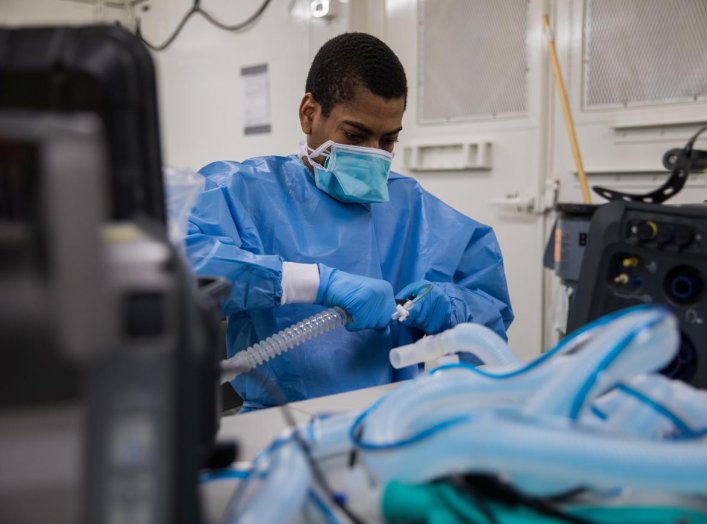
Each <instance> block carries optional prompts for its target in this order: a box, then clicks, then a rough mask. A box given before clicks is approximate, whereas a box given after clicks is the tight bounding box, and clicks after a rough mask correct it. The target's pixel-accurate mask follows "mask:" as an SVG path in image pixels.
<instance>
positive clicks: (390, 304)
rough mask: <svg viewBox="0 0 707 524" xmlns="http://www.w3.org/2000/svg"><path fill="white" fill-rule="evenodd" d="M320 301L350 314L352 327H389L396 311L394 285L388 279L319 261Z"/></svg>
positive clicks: (324, 304)
mask: <svg viewBox="0 0 707 524" xmlns="http://www.w3.org/2000/svg"><path fill="white" fill-rule="evenodd" d="M315 302H316V303H317V304H321V305H323V306H330V307H333V306H339V307H341V308H343V309H345V310H346V312H347V313H348V314H349V315H351V318H352V321H351V322H349V323H348V324H346V329H348V330H349V331H359V330H361V329H383V328H387V327H388V323H389V322H390V316H391V315H392V314H393V312H394V311H395V299H394V298H393V286H391V285H390V284H389V283H388V282H386V281H385V280H381V279H378V278H370V277H364V276H360V275H354V274H351V273H346V272H345V271H341V270H339V269H333V268H330V267H329V266H326V265H324V264H319V290H318V291H317V298H316V300H315Z"/></svg>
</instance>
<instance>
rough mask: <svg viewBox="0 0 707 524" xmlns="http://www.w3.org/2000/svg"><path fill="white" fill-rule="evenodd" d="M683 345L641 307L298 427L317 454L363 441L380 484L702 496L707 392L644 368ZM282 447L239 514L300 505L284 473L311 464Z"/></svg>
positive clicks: (299, 493)
mask: <svg viewBox="0 0 707 524" xmlns="http://www.w3.org/2000/svg"><path fill="white" fill-rule="evenodd" d="M493 343H495V342H493ZM678 344H679V334H678V329H677V322H676V320H675V318H674V317H673V316H672V315H671V314H670V313H669V312H668V311H667V310H665V309H663V308H657V307H648V306H637V307H635V308H631V309H628V310H624V311H621V312H618V313H614V314H612V315H608V316H606V317H603V318H601V319H599V320H598V321H595V322H594V323H592V324H590V325H588V326H586V327H585V328H583V329H582V330H579V331H577V332H575V333H573V334H572V335H571V336H570V337H568V338H566V339H565V340H564V341H562V342H561V343H560V344H558V345H557V346H556V347H555V348H553V349H552V350H550V351H548V352H547V353H545V354H543V355H541V356H540V357H538V358H537V359H535V360H533V361H532V362H530V363H527V364H522V365H520V364H516V365H508V364H507V365H504V366H502V367H501V368H500V369H499V368H493V367H491V368H490V369H489V368H486V369H478V368H473V367H470V366H468V365H464V364H457V365H448V366H443V367H441V368H438V369H437V370H434V371H432V372H431V373H429V374H426V375H423V376H421V377H419V378H417V379H415V380H413V381H410V382H408V383H405V384H402V385H401V386H400V387H398V388H397V389H395V390H393V391H392V392H390V393H389V394H388V395H386V396H384V397H382V398H381V399H379V400H378V401H377V402H375V403H374V404H373V405H372V406H370V407H369V408H368V409H366V410H365V411H364V412H362V413H360V414H357V413H349V414H346V415H336V416H331V417H327V418H318V419H314V420H313V421H312V422H311V423H310V424H309V425H308V426H306V427H304V428H302V429H301V430H300V431H301V434H302V435H303V436H304V437H305V438H306V441H307V443H308V446H309V448H310V450H311V453H312V454H313V456H314V457H315V459H317V460H319V459H321V458H325V457H327V456H332V455H336V454H341V453H347V452H348V451H350V450H351V449H353V448H356V449H358V451H359V452H360V456H361V460H362V462H363V463H364V464H365V466H366V468H367V469H368V470H369V472H370V473H371V474H372V476H373V478H375V479H377V480H378V481H379V482H380V483H385V482H388V481H391V480H399V481H403V482H413V483H415V482H426V481H429V480H431V479H434V478H438V477H442V476H447V475H450V474H454V473H470V472H477V473H490V474H496V475H501V476H503V477H504V478H506V479H508V480H509V481H510V482H512V483H513V484H514V485H515V486H516V487H517V488H519V489H521V490H522V491H524V492H526V493H529V494H537V495H550V494H554V493H559V492H564V491H566V490H570V489H574V488H577V487H583V488H588V489H594V490H598V491H601V492H604V491H605V490H607V489H608V490H614V489H616V488H631V489H633V490H636V491H642V492H648V493H650V492H663V493H670V494H677V495H680V494H703V495H704V494H707V475H705V471H707V410H705V408H704V406H705V405H707V392H702V391H697V390H695V389H694V388H691V387H690V386H688V385H686V384H683V383H680V382H676V381H672V380H670V379H667V378H665V377H662V376H658V375H653V374H651V373H650V372H652V371H655V370H656V369H660V368H662V367H663V366H664V365H665V364H666V363H668V362H669V361H670V360H671V359H672V358H673V356H674V355H675V353H676V351H677V348H678ZM288 447H296V444H295V443H294V442H289V443H286V444H282V445H279V446H274V447H271V448H269V450H266V451H265V452H263V454H261V455H262V456H263V457H265V458H264V459H263V460H264V463H265V464H266V465H267V470H268V474H271V475H274V470H276V469H278V468H283V467H284V468H286V470H287V475H279V476H274V478H277V479H279V482H280V483H279V484H278V485H277V486H275V485H274V484H270V485H266V484H265V483H263V484H262V485H261V489H260V491H261V492H262V497H255V496H252V497H249V498H246V499H244V502H243V504H241V505H240V506H239V507H238V509H239V510H242V511H246V512H249V511H250V510H252V508H254V507H256V506H255V504H256V503H258V501H263V502H262V503H263V504H268V506H269V507H270V509H272V512H273V515H274V514H276V513H279V514H280V515H284V514H292V512H293V510H295V511H296V509H297V508H300V507H305V506H306V504H307V498H306V494H307V492H306V490H304V491H303V490H302V489H300V488H299V487H297V488H296V487H295V482H293V481H292V479H293V478H296V479H298V483H299V482H300V481H301V482H308V481H309V480H308V479H309V477H308V476H307V474H305V472H303V471H301V470H300V468H304V470H306V471H308V465H307V463H306V461H303V460H299V461H292V462H288V461H287V460H285V458H286V457H287V455H285V456H284V458H281V459H280V458H277V459H276V458H275V457H276V456H277V454H279V453H283V454H286V453H290V451H287V450H286V448H288ZM297 452H299V453H302V452H301V450H299V448H298V449H297ZM270 455H273V456H272V457H270ZM268 494H269V496H268ZM286 504H287V505H286ZM274 507H277V510H275V509H273V508H274ZM248 514H250V513H248ZM253 514H255V513H253ZM273 518H275V517H273ZM277 521H278V520H277V519H276V518H275V520H270V521H269V522H277ZM280 521H282V518H280ZM260 522H268V520H263V519H262V518H261V519H260Z"/></svg>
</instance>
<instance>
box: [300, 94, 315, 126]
mask: <svg viewBox="0 0 707 524" xmlns="http://www.w3.org/2000/svg"><path fill="white" fill-rule="evenodd" d="M319 109H320V106H319V102H317V101H316V100H315V99H314V96H312V93H305V94H304V96H303V97H302V102H300V105H299V123H300V127H301V128H302V132H303V133H304V134H305V135H310V134H312V126H313V123H314V118H315V117H316V115H317V113H318V112H319Z"/></svg>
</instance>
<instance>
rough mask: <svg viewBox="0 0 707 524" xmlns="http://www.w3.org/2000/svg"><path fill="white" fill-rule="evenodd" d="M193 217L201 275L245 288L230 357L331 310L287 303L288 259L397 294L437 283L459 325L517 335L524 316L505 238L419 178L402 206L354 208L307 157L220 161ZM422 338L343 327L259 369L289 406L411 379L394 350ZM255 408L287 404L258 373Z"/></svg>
mask: <svg viewBox="0 0 707 524" xmlns="http://www.w3.org/2000/svg"><path fill="white" fill-rule="evenodd" d="M200 173H201V174H202V175H203V176H204V177H206V183H205V186H204V191H203V193H202V194H201V195H200V197H199V199H198V200H197V203H196V205H195V207H194V209H193V211H192V215H191V217H190V219H189V224H188V231H187V238H186V247H187V255H188V257H189V259H190V261H191V263H192V264H193V267H194V270H195V271H196V273H197V274H199V275H204V276H207V275H220V276H225V277H227V278H228V279H229V280H230V281H231V282H232V284H233V287H232V290H231V295H230V298H229V299H228V300H227V301H226V303H225V304H224V306H223V309H224V313H225V314H226V315H228V317H229V319H228V334H227V345H228V353H229V356H230V355H233V354H234V353H235V352H236V351H239V350H242V349H245V348H247V347H248V346H250V345H252V344H254V343H256V342H258V341H259V340H262V339H264V338H266V337H268V336H270V335H271V334H273V333H275V332H277V331H279V330H281V329H284V328H286V327H288V326H290V325H292V324H294V323H295V322H299V321H300V320H302V319H304V318H306V317H308V316H310V315H313V314H315V313H317V312H319V311H322V310H323V309H324V307H322V306H318V305H310V304H288V305H284V306H281V305H280V297H281V296H282V286H281V280H282V262H283V260H284V261H289V262H300V263H317V262H322V263H324V264H326V265H328V266H331V267H333V268H337V269H341V270H343V271H347V272H349V273H356V274H359V275H366V276H369V277H375V278H382V279H385V280H387V281H388V282H390V283H391V284H392V286H393V290H394V291H396V292H397V291H399V290H401V289H402V288H403V287H404V286H406V285H407V284H410V283H411V282H415V281H417V280H422V279H427V280H430V281H432V282H438V283H444V284H443V285H444V287H445V291H446V292H447V293H448V294H450V295H451V296H452V297H453V299H454V300H458V301H461V302H460V303H459V304H460V305H461V306H463V307H461V308H457V309H458V310H459V311H463V313H462V314H461V315H457V317H460V316H461V317H466V318H454V319H450V325H449V326H446V327H451V326H452V325H454V324H456V323H458V322H462V321H473V322H477V323H480V324H485V325H487V326H489V327H490V328H492V329H494V330H495V331H496V332H497V333H499V334H500V335H501V336H503V337H504V338H505V336H506V335H505V330H506V328H507V327H508V326H509V324H510V323H511V321H512V319H513V313H512V311H511V307H510V301H509V297H508V289H507V286H506V279H505V275H504V272H503V260H502V257H501V252H500V249H499V247H498V243H497V241H496V237H495V235H494V233H493V231H492V230H491V228H489V227H488V226H485V225H482V224H480V223H478V222H476V221H474V220H472V219H470V218H468V217H466V216H464V215H462V214H461V213H459V212H457V211H455V210H454V209H452V208H450V207H449V206H447V205H446V204H444V203H443V202H442V201H441V200H439V199H437V198H435V197H434V196H432V195H431V194H429V193H427V192H426V191H425V190H424V189H422V187H421V186H420V185H419V184H418V183H417V182H416V181H415V180H414V179H412V178H409V177H405V176H402V175H399V174H396V173H391V174H390V178H389V182H388V187H389V192H390V201H389V202H385V203H377V204H345V203H342V202H339V201H338V200H335V199H333V198H331V197H330V196H329V195H327V194H326V193H324V192H323V191H321V190H319V189H318V188H317V187H316V186H315V184H314V178H313V176H312V174H311V173H310V171H309V169H308V168H307V167H306V166H305V165H304V164H303V163H302V161H301V160H300V159H299V158H298V157H297V156H295V155H290V156H287V157H280V156H268V157H258V158H252V159H249V160H246V161H245V162H242V163H238V162H214V163H212V164H209V165H207V166H206V167H204V168H203V169H202V170H201V171H200ZM421 335H422V333H421V332H419V331H417V330H415V329H414V328H409V327H407V326H405V325H404V324H402V325H401V324H398V323H392V324H391V330H390V332H389V333H384V332H380V331H374V330H364V331H358V332H349V331H347V330H346V329H344V328H339V329H336V330H334V331H332V332H330V333H328V334H325V335H323V336H321V337H318V338H316V339H314V340H311V341H310V342H308V343H306V344H303V345H301V346H298V347H296V348H294V349H291V350H290V351H289V352H287V353H285V354H283V355H280V356H279V357H277V358H275V359H273V360H271V361H269V362H267V363H265V364H263V365H261V366H259V368H258V370H259V371H260V372H262V373H263V374H264V375H265V376H266V377H267V379H268V380H272V381H273V382H274V383H275V384H277V386H278V387H279V388H280V389H281V390H282V391H283V393H284V395H285V397H286V398H287V399H288V400H289V401H295V400H301V399H305V398H311V397H317V396H320V395H327V394H332V393H338V392H342V391H348V390H352V389H356V388H362V387H368V386H375V385H379V384H385V383H389V382H392V381H396V380H400V379H403V378H409V377H411V376H413V375H414V373H415V372H416V370H415V369H412V368H407V369H404V370H398V371H396V370H394V369H393V368H392V367H391V366H390V363H389V361H388V352H389V350H390V349H391V348H392V347H396V346H400V345H403V344H408V343H410V342H412V341H414V340H417V339H418V338H419V337H420V336H421ZM233 386H234V388H235V389H236V391H237V392H238V393H239V395H240V396H241V397H243V399H244V407H245V408H246V409H248V408H251V409H252V408H257V407H263V406H269V405H273V404H275V402H274V400H273V399H272V398H271V396H270V395H269V394H268V393H267V391H266V389H265V388H263V386H262V385H261V381H260V380H258V379H256V378H255V377H253V376H251V375H249V374H244V375H240V376H238V377H237V378H236V379H235V380H234V381H233Z"/></svg>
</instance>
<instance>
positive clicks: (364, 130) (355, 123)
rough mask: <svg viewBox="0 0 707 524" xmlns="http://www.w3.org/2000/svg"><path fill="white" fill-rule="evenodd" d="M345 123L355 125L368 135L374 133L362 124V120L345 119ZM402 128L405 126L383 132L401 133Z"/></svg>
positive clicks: (386, 134)
mask: <svg viewBox="0 0 707 524" xmlns="http://www.w3.org/2000/svg"><path fill="white" fill-rule="evenodd" d="M343 123H344V124H348V125H350V126H351V127H355V128H356V129H358V130H359V131H361V132H362V133H365V134H367V135H372V134H373V131H371V130H370V129H369V128H368V127H366V126H365V125H363V124H361V123H360V122H355V121H353V120H343ZM402 130H403V128H402V127H399V128H398V129H395V130H393V131H388V132H387V133H383V136H388V135H395V134H396V133H400V131H402Z"/></svg>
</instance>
